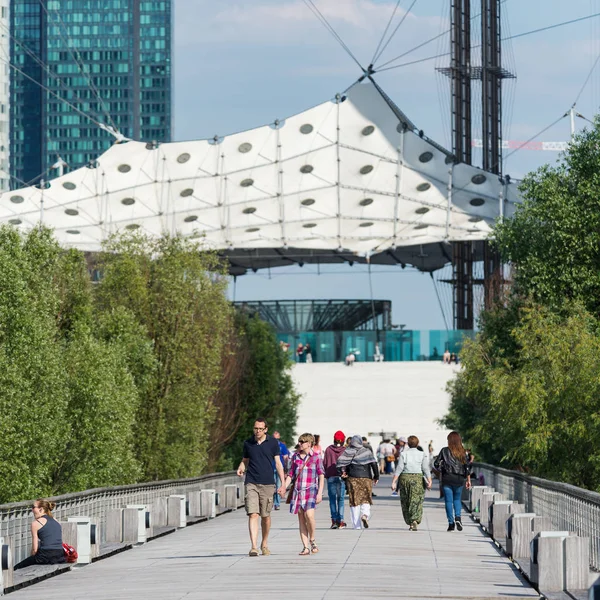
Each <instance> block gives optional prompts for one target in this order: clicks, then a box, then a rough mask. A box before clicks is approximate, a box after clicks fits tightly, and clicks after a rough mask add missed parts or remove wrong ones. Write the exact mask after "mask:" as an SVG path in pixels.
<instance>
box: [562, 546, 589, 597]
mask: <svg viewBox="0 0 600 600" xmlns="http://www.w3.org/2000/svg"><path fill="white" fill-rule="evenodd" d="M564 560H565V589H566V590H569V591H574V590H585V589H586V588H587V586H588V583H589V572H590V570H589V564H590V538H586V537H579V536H576V535H570V536H569V537H568V538H566V539H565V545H564Z"/></svg>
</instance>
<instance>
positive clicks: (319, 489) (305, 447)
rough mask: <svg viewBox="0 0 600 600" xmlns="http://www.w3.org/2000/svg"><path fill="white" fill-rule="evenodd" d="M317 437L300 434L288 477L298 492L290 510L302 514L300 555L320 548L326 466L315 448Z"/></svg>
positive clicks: (292, 500) (300, 517) (292, 499)
mask: <svg viewBox="0 0 600 600" xmlns="http://www.w3.org/2000/svg"><path fill="white" fill-rule="evenodd" d="M314 443H315V438H314V437H313V435H312V434H310V433H303V434H302V435H301V436H300V437H299V438H298V445H299V446H300V448H299V450H298V452H296V453H294V456H292V460H291V467H290V472H289V474H288V477H287V479H286V486H288V485H289V484H290V483H291V482H292V481H293V482H294V493H293V495H292V498H291V502H290V512H291V513H292V514H295V515H298V524H299V526H300V539H301V540H302V545H303V548H302V552H300V556H308V555H309V554H310V553H311V552H312V553H313V554H316V553H317V552H318V551H319V548H318V547H317V543H316V542H315V528H316V524H315V508H316V506H317V504H320V503H321V501H322V500H323V484H324V482H325V469H324V467H323V459H322V458H321V457H320V456H319V455H318V454H317V453H316V452H313V450H312V447H313V445H314Z"/></svg>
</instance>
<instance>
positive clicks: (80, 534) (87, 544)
mask: <svg viewBox="0 0 600 600" xmlns="http://www.w3.org/2000/svg"><path fill="white" fill-rule="evenodd" d="M68 523H69V524H71V523H75V528H76V530H77V533H76V536H75V538H76V543H75V544H71V545H72V546H73V547H74V548H75V550H77V564H78V565H89V564H90V563H91V562H92V522H91V519H90V518H89V517H69V518H68ZM94 528H95V525H94ZM94 534H95V532H94ZM65 539H66V538H65V534H64V528H63V540H65ZM67 543H69V542H67Z"/></svg>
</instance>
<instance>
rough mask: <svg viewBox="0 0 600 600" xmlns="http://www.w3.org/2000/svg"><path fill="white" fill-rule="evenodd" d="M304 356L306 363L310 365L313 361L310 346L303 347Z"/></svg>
mask: <svg viewBox="0 0 600 600" xmlns="http://www.w3.org/2000/svg"><path fill="white" fill-rule="evenodd" d="M304 354H306V362H307V363H311V362H312V361H313V351H312V348H311V347H310V344H306V346H304Z"/></svg>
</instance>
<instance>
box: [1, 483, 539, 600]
mask: <svg viewBox="0 0 600 600" xmlns="http://www.w3.org/2000/svg"><path fill="white" fill-rule="evenodd" d="M385 479H386V481H385V487H384V484H383V483H380V484H379V486H378V487H377V488H376V491H377V492H378V493H379V494H380V495H379V496H378V497H377V498H376V499H375V506H374V507H373V514H372V520H371V527H370V528H369V529H368V530H363V531H353V530H351V529H345V530H340V531H331V530H329V528H328V527H329V508H328V504H327V502H326V501H325V503H324V504H323V505H321V506H320V507H319V508H318V509H317V521H318V532H317V541H318V543H319V547H320V549H321V551H320V552H319V554H316V555H312V556H306V557H303V556H298V552H299V551H300V549H301V544H300V541H299V537H298V533H297V519H296V517H295V516H292V515H290V514H289V513H288V512H287V510H286V508H287V507H284V508H282V510H281V511H280V512H275V513H273V529H272V533H271V539H270V547H271V550H272V553H273V554H272V555H271V556H268V557H263V556H260V557H258V558H250V557H248V554H247V553H248V550H249V543H248V537H247V530H246V517H245V514H244V512H243V510H238V511H236V512H235V513H232V514H227V515H224V516H222V517H219V518H217V519H215V520H213V521H210V522H208V523H203V524H200V525H195V526H193V527H188V528H186V529H184V530H181V531H178V532H176V533H174V534H172V535H169V536H166V537H164V538H160V539H157V540H154V541H152V542H150V543H148V544H146V545H144V546H142V547H139V548H135V549H133V550H130V551H127V552H124V553H122V554H119V555H116V556H113V557H111V558H107V559H105V560H102V561H99V562H97V563H94V564H92V565H90V566H87V567H84V568H80V569H74V570H73V571H71V572H69V573H66V574H64V575H59V576H57V577H55V578H53V579H49V580H47V581H44V582H42V583H39V584H36V585H34V586H32V587H29V588H26V589H24V590H20V591H17V592H14V593H12V594H10V598H14V600H80V599H85V600H100V599H102V600H108V599H111V600H113V599H114V600H121V599H123V600H133V599H138V598H139V599H144V600H154V599H156V600H158V599H160V600H180V599H185V600H199V599H207V598H219V599H220V600H221V599H224V600H227V599H236V600H239V599H240V598H244V600H247V599H253V598H261V599H263V600H264V598H267V597H277V598H282V597H287V598H301V599H303V598H306V599H310V600H317V599H327V600H338V599H339V600H348V599H349V598H403V599H415V600H428V599H434V598H435V599H448V600H450V599H463V600H464V599H469V600H473V599H486V598H537V597H538V594H537V593H536V592H535V591H534V590H533V589H532V588H531V587H530V586H529V585H528V584H527V583H526V582H525V581H524V580H523V579H522V578H521V576H520V575H519V573H518V572H517V571H516V569H515V568H514V567H513V565H512V563H511V562H510V561H509V560H508V559H507V558H505V557H504V556H502V555H501V554H499V553H498V551H497V550H496V548H495V546H494V545H493V543H492V542H491V540H490V538H487V537H485V536H484V535H483V534H482V533H481V531H480V529H479V527H478V526H477V525H475V524H474V523H473V522H472V521H471V519H470V518H469V517H468V516H467V517H465V529H464V531H463V532H462V533H458V532H452V533H448V532H446V527H447V523H446V520H445V514H444V507H443V504H442V503H441V501H440V500H439V499H438V498H437V493H436V492H429V493H428V494H427V496H428V497H427V500H426V507H425V516H424V520H423V523H422V525H421V528H420V530H419V531H418V532H411V531H408V527H407V526H406V525H405V524H404V521H403V519H402V515H401V510H400V506H399V500H398V498H393V497H391V496H389V495H387V494H388V492H387V489H389V488H388V487H387V486H388V485H389V483H388V480H389V479H390V478H389V477H386V478H385ZM384 490H385V491H384ZM348 516H349V515H348Z"/></svg>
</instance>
